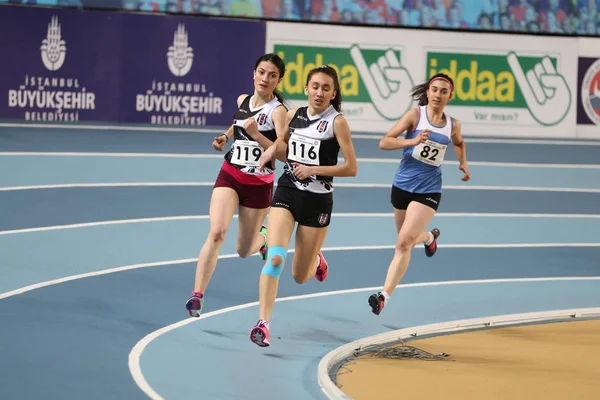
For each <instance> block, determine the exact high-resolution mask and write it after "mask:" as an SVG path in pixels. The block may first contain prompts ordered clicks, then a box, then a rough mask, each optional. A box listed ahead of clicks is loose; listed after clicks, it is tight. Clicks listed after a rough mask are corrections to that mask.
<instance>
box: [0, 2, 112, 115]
mask: <svg viewBox="0 0 600 400" xmlns="http://www.w3.org/2000/svg"><path fill="white" fill-rule="evenodd" d="M119 34H120V18H118V16H115V15H111V14H108V13H91V12H85V13H84V12H80V11H77V10H68V9H50V8H32V7H11V6H0V37H1V38H2V40H1V41H0V54H2V58H3V60H4V61H3V62H2V63H0V77H1V79H0V118H11V119H19V120H26V121H61V122H71V121H92V120H97V121H114V120H116V119H117V117H118V114H117V111H118V107H116V106H115V103H117V102H118V100H119V73H120V70H119V67H120V60H119V57H120V54H121V40H120V38H119Z"/></svg>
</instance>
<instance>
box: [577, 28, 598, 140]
mask: <svg viewBox="0 0 600 400" xmlns="http://www.w3.org/2000/svg"><path fill="white" fill-rule="evenodd" d="M579 56H580V57H579V64H578V73H577V89H578V93H577V136H578V137H580V138H586V139H600V48H599V46H598V39H591V38H580V40H579Z"/></svg>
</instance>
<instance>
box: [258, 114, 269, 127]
mask: <svg viewBox="0 0 600 400" xmlns="http://www.w3.org/2000/svg"><path fill="white" fill-rule="evenodd" d="M266 121H267V115H266V114H265V113H260V114H259V115H258V118H256V122H257V123H258V124H259V125H264V124H265V122H266Z"/></svg>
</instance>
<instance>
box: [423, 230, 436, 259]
mask: <svg viewBox="0 0 600 400" xmlns="http://www.w3.org/2000/svg"><path fill="white" fill-rule="evenodd" d="M431 234H432V235H433V242H431V244H430V245H425V255H426V256H427V257H431V256H433V255H434V254H435V252H436V251H437V238H438V237H439V236H440V230H439V229H438V228H433V229H432V230H431Z"/></svg>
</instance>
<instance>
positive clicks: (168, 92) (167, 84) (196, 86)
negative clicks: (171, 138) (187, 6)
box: [135, 24, 223, 126]
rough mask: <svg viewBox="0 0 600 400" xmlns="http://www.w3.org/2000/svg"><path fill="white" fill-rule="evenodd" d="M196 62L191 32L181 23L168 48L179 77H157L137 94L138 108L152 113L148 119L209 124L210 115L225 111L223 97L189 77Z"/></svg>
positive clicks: (169, 63) (169, 59)
mask: <svg viewBox="0 0 600 400" xmlns="http://www.w3.org/2000/svg"><path fill="white" fill-rule="evenodd" d="M192 37H193V36H192ZM163 51H164V50H163ZM163 54H164V53H163ZM193 65H194V49H193V48H192V46H191V45H190V42H189V37H188V31H187V30H186V27H185V24H179V25H177V29H175V33H174V36H173V44H171V45H170V46H169V47H168V49H167V66H168V69H169V71H170V72H171V74H172V75H173V76H174V77H175V79H174V80H171V79H169V80H167V79H164V78H161V77H157V78H156V79H154V80H153V81H152V85H151V88H150V89H149V90H144V91H143V92H142V93H140V92H138V94H136V96H135V110H136V111H137V112H141V113H145V114H148V117H147V118H148V119H149V121H148V122H150V123H151V124H157V125H195V126H199V125H206V118H207V115H211V114H222V113H223V98H222V97H220V96H215V94H214V93H213V92H212V91H210V88H208V87H207V85H206V84H205V83H200V82H191V81H189V80H185V77H186V76H187V75H188V74H189V72H190V71H191V69H192V66H193ZM188 79H189V78H188Z"/></svg>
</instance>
